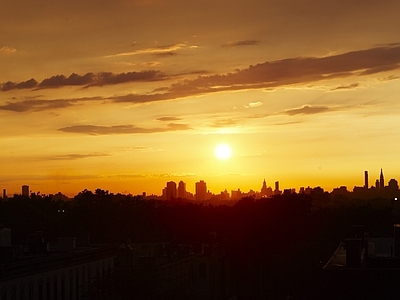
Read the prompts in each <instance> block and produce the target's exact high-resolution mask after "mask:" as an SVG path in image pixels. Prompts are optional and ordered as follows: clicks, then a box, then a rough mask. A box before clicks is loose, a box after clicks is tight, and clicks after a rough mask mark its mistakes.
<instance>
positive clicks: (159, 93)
mask: <svg viewBox="0 0 400 300" xmlns="http://www.w3.org/2000/svg"><path fill="white" fill-rule="evenodd" d="M396 69H400V45H399V44H394V45H388V46H384V47H377V48H371V49H367V50H359V51H352V52H347V53H343V54H339V55H332V56H327V57H297V58H288V59H282V60H277V61H271V62H264V63H260V64H256V65H251V66H249V67H248V68H245V69H241V70H236V71H235V72H232V73H227V74H222V75H219V74H217V75H201V76H199V77H197V78H196V79H192V80H183V81H180V82H177V83H174V84H172V85H170V86H164V87H160V88H157V89H155V90H154V91H152V92H151V93H147V94H127V95H121V96H115V97H109V98H103V97H97V98H94V99H85V98H82V99H66V100H38V99H34V100H24V101H16V102H8V103H7V104H5V105H3V106H0V110H10V111H15V112H24V111H29V110H33V111H39V110H44V109H54V108H63V107H68V106H71V105H76V104H80V103H82V102H85V101H86V102H87V101H90V100H91V101H94V100H96V101H98V100H103V102H104V103H106V102H114V103H131V104H143V103H150V102H157V101H165V100H174V99H179V98H184V97H189V96H196V95H204V94H209V93H215V92H222V91H236V90H245V89H268V88H270V89H271V88H278V87H282V86H288V85H299V84H306V83H307V84H309V83H311V82H317V81H321V80H329V79H335V78H345V77H351V76H365V75H370V74H375V73H379V72H385V71H388V70H396ZM168 78H171V77H170V76H167V75H165V74H164V73H162V72H160V71H142V72H130V73H120V74H113V73H104V72H103V73H97V74H96V75H95V74H94V73H87V74H86V75H84V76H79V75H76V74H72V75H71V76H69V77H68V78H66V77H63V76H59V77H57V76H54V77H51V78H49V79H47V80H43V81H42V82H41V83H39V84H38V85H39V86H40V85H41V86H42V87H60V86H63V85H64V86H65V85H80V86H85V87H89V86H102V85H107V84H119V83H127V82H135V81H156V80H163V79H168ZM19 84H20V85H21V87H25V86H29V85H33V84H34V79H31V80H28V81H26V82H24V83H19ZM4 87H5V88H6V89H10V88H12V87H13V86H12V83H6V84H3V85H2V89H4ZM356 87H357V86H356V85H355V84H354V85H351V86H347V87H342V88H356ZM15 88H16V87H15ZM338 89H341V88H340V87H339V88H338Z"/></svg>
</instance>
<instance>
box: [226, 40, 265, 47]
mask: <svg viewBox="0 0 400 300" xmlns="http://www.w3.org/2000/svg"><path fill="white" fill-rule="evenodd" d="M258 44H260V41H258V40H244V41H238V42H229V43H226V44H223V45H222V46H221V47H237V46H256V45H258Z"/></svg>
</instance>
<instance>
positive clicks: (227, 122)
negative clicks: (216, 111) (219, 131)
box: [211, 119, 240, 128]
mask: <svg viewBox="0 0 400 300" xmlns="http://www.w3.org/2000/svg"><path fill="white" fill-rule="evenodd" d="M239 123H240V121H239V120H235V119H220V120H216V121H214V122H213V124H212V125H211V127H216V128H222V127H231V126H234V125H237V124H239Z"/></svg>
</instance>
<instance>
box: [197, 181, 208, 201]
mask: <svg viewBox="0 0 400 300" xmlns="http://www.w3.org/2000/svg"><path fill="white" fill-rule="evenodd" d="M206 195H207V185H206V183H205V182H204V181H203V180H200V181H199V182H196V200H197V201H204V200H206Z"/></svg>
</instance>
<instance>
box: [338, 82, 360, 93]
mask: <svg viewBox="0 0 400 300" xmlns="http://www.w3.org/2000/svg"><path fill="white" fill-rule="evenodd" d="M359 86H360V85H359V84H358V83H353V84H349V85H341V86H338V87H335V88H333V89H331V91H337V90H350V89H355V88H357V87H359Z"/></svg>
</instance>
